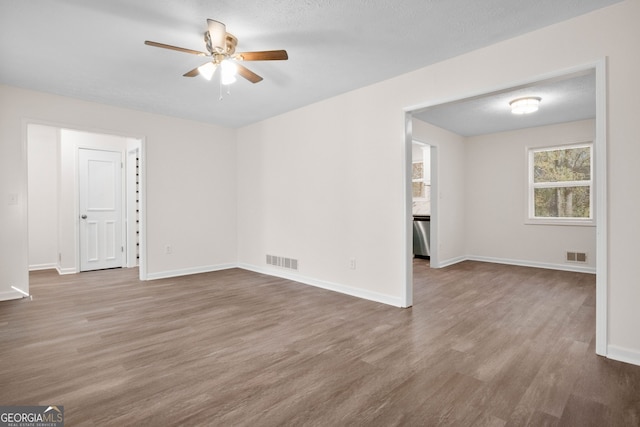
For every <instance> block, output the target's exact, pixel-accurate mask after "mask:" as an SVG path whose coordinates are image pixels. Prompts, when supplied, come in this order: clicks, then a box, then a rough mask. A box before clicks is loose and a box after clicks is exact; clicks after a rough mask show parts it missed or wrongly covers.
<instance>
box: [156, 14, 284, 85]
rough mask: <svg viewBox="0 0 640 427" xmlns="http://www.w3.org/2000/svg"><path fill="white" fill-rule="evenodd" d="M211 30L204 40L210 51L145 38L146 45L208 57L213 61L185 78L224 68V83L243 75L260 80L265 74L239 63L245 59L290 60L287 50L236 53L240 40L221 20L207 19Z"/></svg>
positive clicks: (205, 74) (222, 81)
mask: <svg viewBox="0 0 640 427" xmlns="http://www.w3.org/2000/svg"><path fill="white" fill-rule="evenodd" d="M207 24H208V30H207V31H205V33H204V42H205V46H206V48H207V52H201V51H199V50H193V49H186V48H183V47H178V46H172V45H168V44H164V43H158V42H153V41H149V40H145V42H144V44H146V45H148V46H155V47H161V48H163V49H171V50H177V51H178V52H186V53H190V54H192V55H198V56H208V57H210V58H211V60H210V61H208V62H206V63H204V64H202V65H201V66H199V67H196V68H194V69H193V70H191V71H187V72H186V73H184V74H183V76H184V77H195V76H197V75H199V74H200V75H202V76H203V77H204V78H206V79H207V80H210V79H211V77H213V74H214V73H215V71H216V70H217V69H218V68H220V70H221V76H220V77H221V83H222V84H225V85H227V84H231V83H233V82H234V81H235V75H236V74H240V75H241V76H242V77H244V78H245V79H247V80H249V81H250V82H251V83H258V82H259V81H261V80H262V77H260V76H259V75H257V74H256V73H254V72H253V71H251V70H250V69H248V68H247V67H245V66H244V65H241V64H239V62H241V61H275V60H286V59H289V56H288V55H287V51H286V50H265V51H259V52H236V45H237V44H238V39H237V38H236V37H235V36H234V35H233V34H231V33H227V27H226V26H225V25H224V24H223V23H222V22H219V21H216V20H213V19H207Z"/></svg>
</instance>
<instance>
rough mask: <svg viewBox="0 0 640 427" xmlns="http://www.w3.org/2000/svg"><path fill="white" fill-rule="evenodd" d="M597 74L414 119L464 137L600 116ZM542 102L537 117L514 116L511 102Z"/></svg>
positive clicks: (531, 87)
mask: <svg viewBox="0 0 640 427" xmlns="http://www.w3.org/2000/svg"><path fill="white" fill-rule="evenodd" d="M595 83H596V82H595V71H594V70H589V71H585V72H580V73H574V74H571V75H567V76H563V77H559V78H554V79H550V80H547V81H542V82H538V83H533V84H531V85H527V86H526V87H519V88H513V89H507V90H504V91H499V92H495V93H490V94H486V95H483V96H477V97H473V98H470V99H463V100H460V101H455V102H449V103H446V104H441V105H436V106H433V107H429V108H426V109H424V110H422V111H420V112H414V115H413V116H414V117H415V118H417V119H419V120H422V121H425V122H427V123H431V124H433V125H435V126H438V127H440V128H443V129H447V130H449V131H451V132H454V133H457V134H458V135H462V136H475V135H485V134H489V133H496V132H504V131H509V130H515V129H523V128H529V127H536V126H544V125H551V124H556V123H564V122H571V121H576V120H586V119H593V118H595V116H596V90H595ZM527 96H535V97H539V98H541V101H540V106H539V107H540V108H539V110H538V111H536V112H535V113H531V114H523V115H514V114H512V113H511V108H510V107H509V102H511V101H512V100H514V99H517V98H523V97H527Z"/></svg>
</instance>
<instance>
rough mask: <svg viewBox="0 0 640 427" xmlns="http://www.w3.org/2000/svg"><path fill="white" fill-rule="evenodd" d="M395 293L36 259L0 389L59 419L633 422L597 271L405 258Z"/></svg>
mask: <svg viewBox="0 0 640 427" xmlns="http://www.w3.org/2000/svg"><path fill="white" fill-rule="evenodd" d="M414 271H415V284H414V299H415V305H414V307H412V308H410V309H399V308H394V307H390V306H386V305H382V304H377V303H374V302H369V301H365V300H360V299H357V298H353V297H349V296H345V295H341V294H338V293H334V292H330V291H326V290H322V289H317V288H314V287H310V286H306V285H301V284H297V283H294V282H290V281H287V280H283V279H279V278H274V277H269V276H265V275H260V274H256V273H252V272H248V271H244V270H239V269H233V270H227V271H221V272H215V273H207V274H199V275H193V276H187V277H182V278H175V279H165V280H157V281H150V282H139V281H138V280H137V274H138V272H137V270H135V269H133V270H107V271H98V272H89V273H81V274H77V275H70V276H58V275H57V274H56V273H55V272H52V271H41V272H34V273H31V275H30V278H31V292H32V295H33V300H29V299H22V300H18V301H5V302H0V405H40V404H41V405H49V404H57V405H64V409H65V418H66V425H68V426H76V425H79V426H84V425H86V426H144V425H154V426H171V425H189V426H196V425H212V426H282V425H291V426H307V425H308V426H343V425H344V426H347V425H348V426H436V425H451V426H523V425H533V426H639V425H640V367H637V366H632V365H627V364H623V363H619V362H615V361H611V360H607V359H604V358H601V357H598V356H596V355H595V353H594V338H595V333H594V328H595V277H594V276H593V275H587V274H579V273H568V272H558V271H551V270H542V269H533V268H525V267H514V266H501V265H495V264H486V263H479V262H464V263H461V264H458V265H455V266H451V267H448V268H445V269H439V270H435V269H434V270H431V269H429V267H428V261H425V260H418V259H416V260H415V261H414Z"/></svg>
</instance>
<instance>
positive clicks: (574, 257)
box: [567, 252, 587, 262]
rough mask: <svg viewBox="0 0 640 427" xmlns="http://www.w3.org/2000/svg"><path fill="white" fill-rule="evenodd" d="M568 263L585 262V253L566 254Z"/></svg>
mask: <svg viewBox="0 0 640 427" xmlns="http://www.w3.org/2000/svg"><path fill="white" fill-rule="evenodd" d="M567 261H568V262H587V254H586V253H585V252H567Z"/></svg>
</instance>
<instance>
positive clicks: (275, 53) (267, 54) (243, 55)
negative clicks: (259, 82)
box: [234, 50, 289, 61]
mask: <svg viewBox="0 0 640 427" xmlns="http://www.w3.org/2000/svg"><path fill="white" fill-rule="evenodd" d="M234 58H235V59H237V60H239V61H279V60H280V61H281V60H285V59H289V55H287V51H286V50H263V51H261V52H240V53H236V54H235V55H234Z"/></svg>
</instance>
